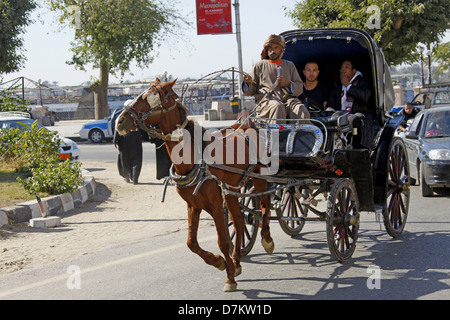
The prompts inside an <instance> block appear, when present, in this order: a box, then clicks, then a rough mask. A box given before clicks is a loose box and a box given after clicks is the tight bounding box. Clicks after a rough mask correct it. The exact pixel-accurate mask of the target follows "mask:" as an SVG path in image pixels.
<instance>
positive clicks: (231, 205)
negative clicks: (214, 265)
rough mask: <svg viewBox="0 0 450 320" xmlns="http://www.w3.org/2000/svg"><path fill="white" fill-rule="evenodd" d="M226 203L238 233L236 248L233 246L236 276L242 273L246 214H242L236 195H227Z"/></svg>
mask: <svg viewBox="0 0 450 320" xmlns="http://www.w3.org/2000/svg"><path fill="white" fill-rule="evenodd" d="M225 203H226V205H227V208H228V212H229V214H230V216H231V218H232V219H233V226H234V230H235V233H236V236H235V242H234V248H233V256H232V257H233V262H234V266H235V268H236V269H235V272H234V276H235V277H237V276H238V275H240V274H241V273H242V267H241V257H242V255H241V246H242V241H243V234H244V216H243V215H242V211H241V207H240V206H239V200H238V198H236V197H235V196H230V195H229V196H226V197H225Z"/></svg>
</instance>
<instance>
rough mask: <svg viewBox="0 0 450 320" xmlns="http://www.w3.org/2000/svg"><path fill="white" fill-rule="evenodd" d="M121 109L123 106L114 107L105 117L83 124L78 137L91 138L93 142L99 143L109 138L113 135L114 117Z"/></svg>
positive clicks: (115, 117)
mask: <svg viewBox="0 0 450 320" xmlns="http://www.w3.org/2000/svg"><path fill="white" fill-rule="evenodd" d="M122 111H123V108H119V109H116V110H114V111H113V112H112V114H111V115H110V116H109V117H106V118H105V119H101V120H94V121H90V122H88V123H86V124H84V125H83V126H82V127H81V129H80V131H79V134H80V138H81V139H85V140H91V141H92V142H93V143H100V142H102V141H103V140H105V139H111V138H112V137H113V136H114V127H115V122H116V119H117V117H118V116H119V115H120V114H121V113H122Z"/></svg>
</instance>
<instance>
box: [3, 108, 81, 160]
mask: <svg viewBox="0 0 450 320" xmlns="http://www.w3.org/2000/svg"><path fill="white" fill-rule="evenodd" d="M35 121H36V120H33V119H30V118H29V115H28V114H27V113H23V112H0V130H8V129H13V128H18V129H21V130H23V129H24V128H25V127H24V126H23V125H21V123H23V124H26V125H27V126H31V125H32V124H33V123H34V122H35ZM38 127H39V128H44V127H43V126H42V125H41V124H38ZM46 130H48V129H46ZM58 138H59V139H61V140H62V142H61V145H60V146H59V159H60V160H66V159H70V160H79V158H80V149H79V148H78V145H77V144H76V143H75V142H74V141H72V140H70V139H68V138H63V137H59V136H58Z"/></svg>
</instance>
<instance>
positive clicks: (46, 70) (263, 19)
mask: <svg viewBox="0 0 450 320" xmlns="http://www.w3.org/2000/svg"><path fill="white" fill-rule="evenodd" d="M234 1H235V0H232V3H234ZM195 2H196V1H195V0H178V3H179V4H180V7H179V9H178V10H179V12H180V13H181V14H182V15H183V16H185V18H187V19H188V20H189V21H190V22H191V23H192V26H191V28H190V29H189V30H186V31H185V35H186V37H185V40H186V41H181V42H177V43H174V42H176V41H174V40H173V39H172V41H170V43H168V44H167V43H164V44H162V46H161V47H159V48H158V52H157V54H158V56H157V57H156V58H155V59H154V61H153V63H152V64H150V65H149V66H148V67H147V68H145V69H140V68H138V67H137V66H136V65H133V66H132V67H131V70H130V72H127V73H126V74H125V75H124V77H123V78H116V77H113V76H110V79H109V83H110V84H113V83H119V82H120V81H127V80H130V81H136V80H146V79H154V78H155V77H156V76H158V75H161V74H163V73H164V72H167V73H168V74H169V75H172V76H173V77H174V78H178V79H183V78H187V77H190V78H200V77H202V76H204V75H207V74H210V73H212V72H215V71H219V70H224V69H228V68H230V67H238V49H237V41H236V35H235V34H221V35H197V27H196V12H195ZM296 2H297V1H296V0H240V1H239V3H240V10H239V12H240V22H241V37H242V41H241V43H242V57H243V69H244V70H243V71H244V72H250V71H251V69H252V66H253V64H254V63H255V62H256V61H258V60H259V59H260V53H261V50H262V46H263V43H264V40H265V39H266V38H267V37H268V36H269V35H270V34H280V33H281V32H283V31H288V30H292V29H296V28H295V27H294V25H293V23H292V20H291V19H290V18H288V17H286V13H285V10H284V8H288V9H293V8H294V7H295V3H296ZM31 17H32V19H33V20H34V21H35V22H34V23H33V24H31V25H30V26H28V27H27V29H26V33H25V34H24V36H23V39H24V48H25V50H26V52H25V56H26V57H27V60H26V62H25V64H24V67H23V68H22V69H21V70H20V71H19V72H16V73H11V74H8V75H4V77H3V80H4V81H8V80H11V79H14V78H17V77H20V76H25V77H27V78H30V79H32V80H36V81H38V80H41V81H49V82H50V83H53V82H57V83H58V84H59V85H61V86H71V85H80V84H82V83H83V82H86V81H94V80H95V79H97V78H98V76H99V70H98V69H92V68H89V67H87V68H86V69H87V71H80V70H76V69H75V67H74V66H71V65H68V64H66V63H65V62H66V61H69V60H71V56H72V53H71V51H70V50H69V48H70V42H71V41H73V35H74V30H73V29H71V28H69V27H67V26H66V27H63V28H62V27H61V25H59V24H58V23H57V20H56V15H55V14H54V13H53V12H50V11H49V10H48V9H37V10H35V11H33V13H32V16H31ZM232 19H233V32H234V31H235V23H236V22H235V11H234V9H233V11H232ZM445 39H446V41H449V40H450V32H448V33H447V36H446V38H445Z"/></svg>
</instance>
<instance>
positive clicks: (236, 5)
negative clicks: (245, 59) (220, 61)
mask: <svg viewBox="0 0 450 320" xmlns="http://www.w3.org/2000/svg"><path fill="white" fill-rule="evenodd" d="M233 6H234V13H235V18H236V40H237V46H238V67H239V84H238V86H240V85H241V83H242V81H243V76H242V72H243V67H242V44H241V18H240V15H239V0H234V4H233ZM238 91H239V111H241V110H242V109H243V108H244V107H245V106H244V100H243V95H242V90H238Z"/></svg>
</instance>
